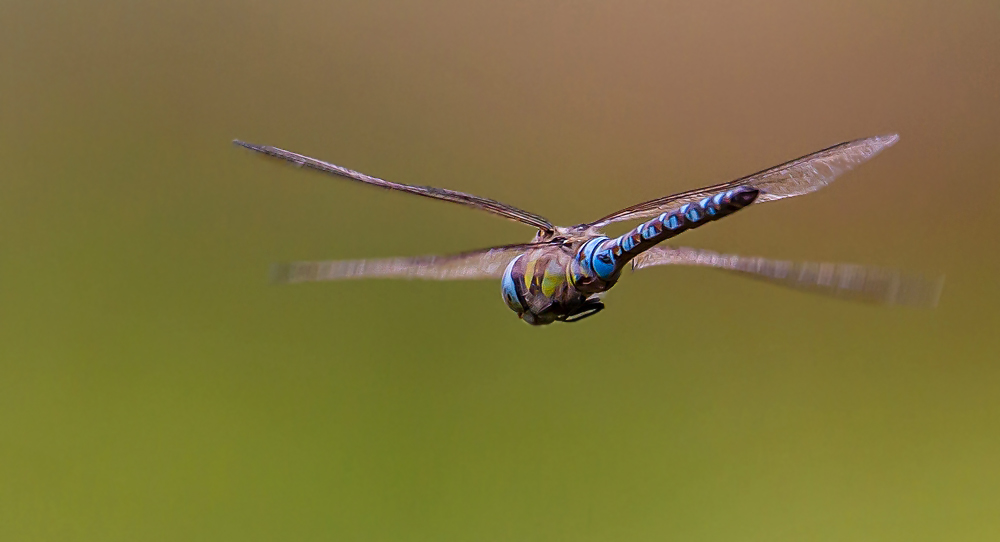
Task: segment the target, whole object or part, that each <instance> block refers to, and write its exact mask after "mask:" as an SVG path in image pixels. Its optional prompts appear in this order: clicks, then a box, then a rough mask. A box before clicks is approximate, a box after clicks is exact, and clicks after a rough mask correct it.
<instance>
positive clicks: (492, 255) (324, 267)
mask: <svg viewBox="0 0 1000 542" xmlns="http://www.w3.org/2000/svg"><path fill="white" fill-rule="evenodd" d="M542 245H543V244H542V243H529V244H523V245H504V246H498V247H492V248H485V249H482V250H474V251H471V252H463V253H461V254H451V255H446V256H416V257H410V258H381V259H372V260H328V261H321V262H290V263H282V264H275V265H273V266H272V268H271V281H272V282H275V283H279V284H291V283H298V282H319V281H327V280H344V279H361V278H394V279H425V280H475V279H498V278H500V277H501V276H502V275H503V271H504V268H506V267H507V264H509V263H510V261H511V260H513V259H514V258H516V257H517V256H518V255H520V254H523V253H524V252H525V251H526V250H529V249H532V248H537V247H539V246H542Z"/></svg>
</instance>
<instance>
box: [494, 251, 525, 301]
mask: <svg viewBox="0 0 1000 542" xmlns="http://www.w3.org/2000/svg"><path fill="white" fill-rule="evenodd" d="M522 257H524V255H523V254H522V255H520V256H518V257H517V258H514V259H513V260H511V262H510V263H509V264H507V268H506V269H504V272H503V278H502V279H501V281H500V296H501V297H502V298H503V302H504V303H506V304H507V307H509V308H510V310H512V311H514V312H516V313H518V314H522V313H524V312H525V310H524V304H522V303H521V295H520V294H519V293H518V291H517V281H516V280H514V273H513V272H514V264H516V263H517V261H518V260H520V259H521V258H522Z"/></svg>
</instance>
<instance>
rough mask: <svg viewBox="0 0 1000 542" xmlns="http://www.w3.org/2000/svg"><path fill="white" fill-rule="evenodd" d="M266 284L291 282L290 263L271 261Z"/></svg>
mask: <svg viewBox="0 0 1000 542" xmlns="http://www.w3.org/2000/svg"><path fill="white" fill-rule="evenodd" d="M267 282H268V284H274V285H278V284H290V283H291V282H292V265H291V264H288V263H273V264H271V268H270V269H269V270H268V275H267Z"/></svg>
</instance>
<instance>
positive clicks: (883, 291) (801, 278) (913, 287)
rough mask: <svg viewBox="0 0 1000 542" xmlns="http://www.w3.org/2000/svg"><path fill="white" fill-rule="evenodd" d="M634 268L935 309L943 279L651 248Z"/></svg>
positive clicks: (850, 266)
mask: <svg viewBox="0 0 1000 542" xmlns="http://www.w3.org/2000/svg"><path fill="white" fill-rule="evenodd" d="M632 265H633V268H634V269H642V268H644V267H651V266H654V265H700V266H706V267H715V268H717V269H725V270H727V271H734V272H737V273H743V274H745V275H749V276H751V277H753V278H758V279H763V280H766V281H768V282H772V283H774V284H780V285H782V286H788V287H792V288H797V289H801V290H806V291H810V292H816V293H820V294H826V295H830V296H833V297H839V298H843V299H851V300H855V301H865V302H869V303H881V304H885V305H909V306H916V307H934V306H936V305H937V302H938V298H939V297H940V296H941V289H942V288H943V287H944V277H943V276H940V277H934V278H928V277H924V276H920V275H914V274H908V273H904V272H901V271H897V270H894V269H885V268H881V267H870V266H863V265H854V264H846V263H813V262H789V261H781V260H769V259H767V258H757V257H752V256H736V255H733V254H719V253H718V252H713V251H710V250H701V249H694V248H686V247H677V248H674V247H653V248H651V249H649V250H647V251H646V252H644V253H642V254H640V255H639V256H637V257H636V258H635V259H634V260H632Z"/></svg>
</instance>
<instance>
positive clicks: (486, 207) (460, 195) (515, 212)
mask: <svg viewBox="0 0 1000 542" xmlns="http://www.w3.org/2000/svg"><path fill="white" fill-rule="evenodd" d="M233 143H235V144H237V145H240V146H241V147H246V148H248V149H250V150H252V151H256V152H259V153H261V154H266V155H267V156H273V157H274V158H281V159H282V160H286V161H288V162H291V163H293V164H295V165H298V166H305V167H308V168H312V169H315V170H317V171H322V172H323V173H329V174H331V175H336V176H338V177H344V178H347V179H352V180H355V181H359V182H362V183H365V184H370V185H373V186H378V187H380V188H386V189H388V190H398V191H400V192H407V193H410V194H416V195H418V196H424V197H426V198H433V199H439V200H444V201H450V202H453V203H459V204H462V205H467V206H469V207H474V208H476V209H481V210H483V211H487V212H490V213H493V214H496V215H500V216H502V217H504V218H509V219H511V220H513V221H515V222H520V223H522V224H527V225H529V226H534V227H536V228H538V229H540V230H544V231H546V232H550V231H553V229H554V228H553V226H552V224H551V223H549V221H548V220H546V219H545V218H544V217H541V216H538V215H536V214H534V213H529V212H528V211H524V210H521V209H518V208H517V207H513V206H511V205H507V204H506V203H501V202H499V201H496V200H492V199H489V198H481V197H479V196H473V195H472V194H466V193H464V192H457V191H455V190H448V189H446V188H434V187H433V186H415V185H409V184H400V183H394V182H391V181H386V180H384V179H379V178H378V177H372V176H370V175H365V174H364V173H359V172H357V171H354V170H351V169H347V168H345V167H340V166H337V165H334V164H330V163H328V162H323V161H322V160H317V159H315V158H310V157H308V156H303V155H301V154H296V153H294V152H289V151H286V150H284V149H279V148H277V147H270V146H265V145H254V144H252V143H246V142H244V141H240V140H238V139H237V140H234V141H233Z"/></svg>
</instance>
